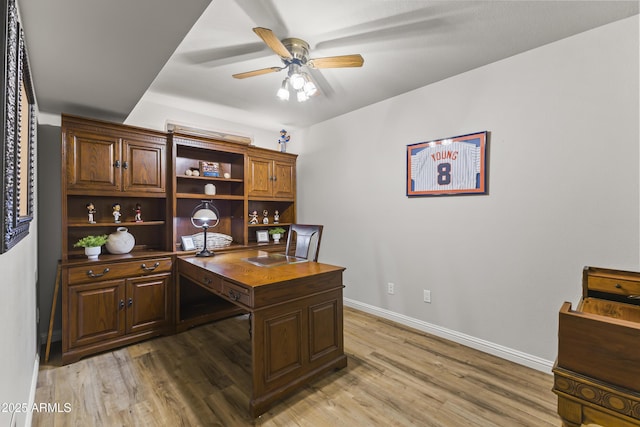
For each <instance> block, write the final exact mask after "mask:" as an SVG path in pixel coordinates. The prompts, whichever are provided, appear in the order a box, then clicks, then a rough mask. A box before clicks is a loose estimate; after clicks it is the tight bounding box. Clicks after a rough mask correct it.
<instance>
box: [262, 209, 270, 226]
mask: <svg viewBox="0 0 640 427" xmlns="http://www.w3.org/2000/svg"><path fill="white" fill-rule="evenodd" d="M262 216H263V217H264V218H262V223H263V224H269V211H268V210H266V209H265V210H263V211H262Z"/></svg>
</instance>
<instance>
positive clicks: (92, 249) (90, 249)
mask: <svg viewBox="0 0 640 427" xmlns="http://www.w3.org/2000/svg"><path fill="white" fill-rule="evenodd" d="M100 252H102V246H87V247H85V248H84V254H85V255H86V256H87V258H89V259H98V255H100Z"/></svg>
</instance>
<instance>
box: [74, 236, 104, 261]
mask: <svg viewBox="0 0 640 427" xmlns="http://www.w3.org/2000/svg"><path fill="white" fill-rule="evenodd" d="M108 238H109V236H107V235H106V234H102V235H100V236H85V237H83V238H82V239H80V240H78V241H77V242H76V243H75V244H74V245H73V247H75V248H84V253H85V255H86V256H87V257H88V258H89V259H98V255H100V252H101V248H102V245H104V244H105V243H106V242H107V239H108Z"/></svg>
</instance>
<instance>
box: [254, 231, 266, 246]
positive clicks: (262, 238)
mask: <svg viewBox="0 0 640 427" xmlns="http://www.w3.org/2000/svg"><path fill="white" fill-rule="evenodd" d="M256 241H257V242H258V243H269V232H268V231H267V230H258V231H256Z"/></svg>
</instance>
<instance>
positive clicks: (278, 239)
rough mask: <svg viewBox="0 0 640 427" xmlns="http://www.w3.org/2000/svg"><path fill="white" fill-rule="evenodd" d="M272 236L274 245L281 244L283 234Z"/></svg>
mask: <svg viewBox="0 0 640 427" xmlns="http://www.w3.org/2000/svg"><path fill="white" fill-rule="evenodd" d="M272 236H273V242H274V243H280V238H281V237H282V234H272Z"/></svg>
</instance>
